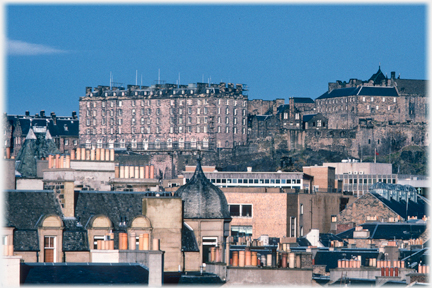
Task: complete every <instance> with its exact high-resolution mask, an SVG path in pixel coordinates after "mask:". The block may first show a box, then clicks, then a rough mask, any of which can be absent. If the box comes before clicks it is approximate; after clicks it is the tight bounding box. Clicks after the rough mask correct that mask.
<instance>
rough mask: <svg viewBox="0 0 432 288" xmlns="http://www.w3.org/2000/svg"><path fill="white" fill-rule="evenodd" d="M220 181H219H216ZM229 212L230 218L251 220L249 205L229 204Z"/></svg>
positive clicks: (250, 207) (250, 206)
mask: <svg viewBox="0 0 432 288" xmlns="http://www.w3.org/2000/svg"><path fill="white" fill-rule="evenodd" d="M218 180H220V179H218ZM228 206H229V211H230V214H231V216H232V217H249V218H252V205H251V204H229V205H228Z"/></svg>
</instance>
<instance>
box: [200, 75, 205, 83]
mask: <svg viewBox="0 0 432 288" xmlns="http://www.w3.org/2000/svg"><path fill="white" fill-rule="evenodd" d="M201 83H204V74H202V81H201Z"/></svg>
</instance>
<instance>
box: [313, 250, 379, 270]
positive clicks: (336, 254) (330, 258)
mask: <svg viewBox="0 0 432 288" xmlns="http://www.w3.org/2000/svg"><path fill="white" fill-rule="evenodd" d="M378 254H379V252H378V249H358V248H356V249H353V248H342V249H340V250H336V249H335V250H334V251H329V250H328V249H318V251H317V253H316V254H315V258H314V259H315V265H326V271H327V272H329V270H330V269H335V268H336V267H337V265H338V260H340V259H344V258H345V259H351V257H352V256H361V262H362V263H361V265H362V266H365V265H366V264H367V263H366V261H368V258H377V257H378Z"/></svg>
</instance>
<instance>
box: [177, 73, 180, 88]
mask: <svg viewBox="0 0 432 288" xmlns="http://www.w3.org/2000/svg"><path fill="white" fill-rule="evenodd" d="M179 87H180V72H179V79H178V87H177V88H179Z"/></svg>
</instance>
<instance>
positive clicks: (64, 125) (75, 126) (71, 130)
mask: <svg viewBox="0 0 432 288" xmlns="http://www.w3.org/2000/svg"><path fill="white" fill-rule="evenodd" d="M7 119H8V121H9V122H10V123H11V125H12V126H14V125H15V124H16V122H17V121H19V124H20V126H21V130H22V134H23V135H27V133H28V131H29V129H30V127H33V126H42V127H48V130H49V131H50V134H51V136H53V137H57V136H71V137H78V135H79V120H78V119H70V118H69V117H63V116H60V117H57V120H56V121H57V123H56V125H54V121H53V120H52V118H51V117H47V118H35V117H33V116H26V117H25V116H17V115H8V116H7Z"/></svg>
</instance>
